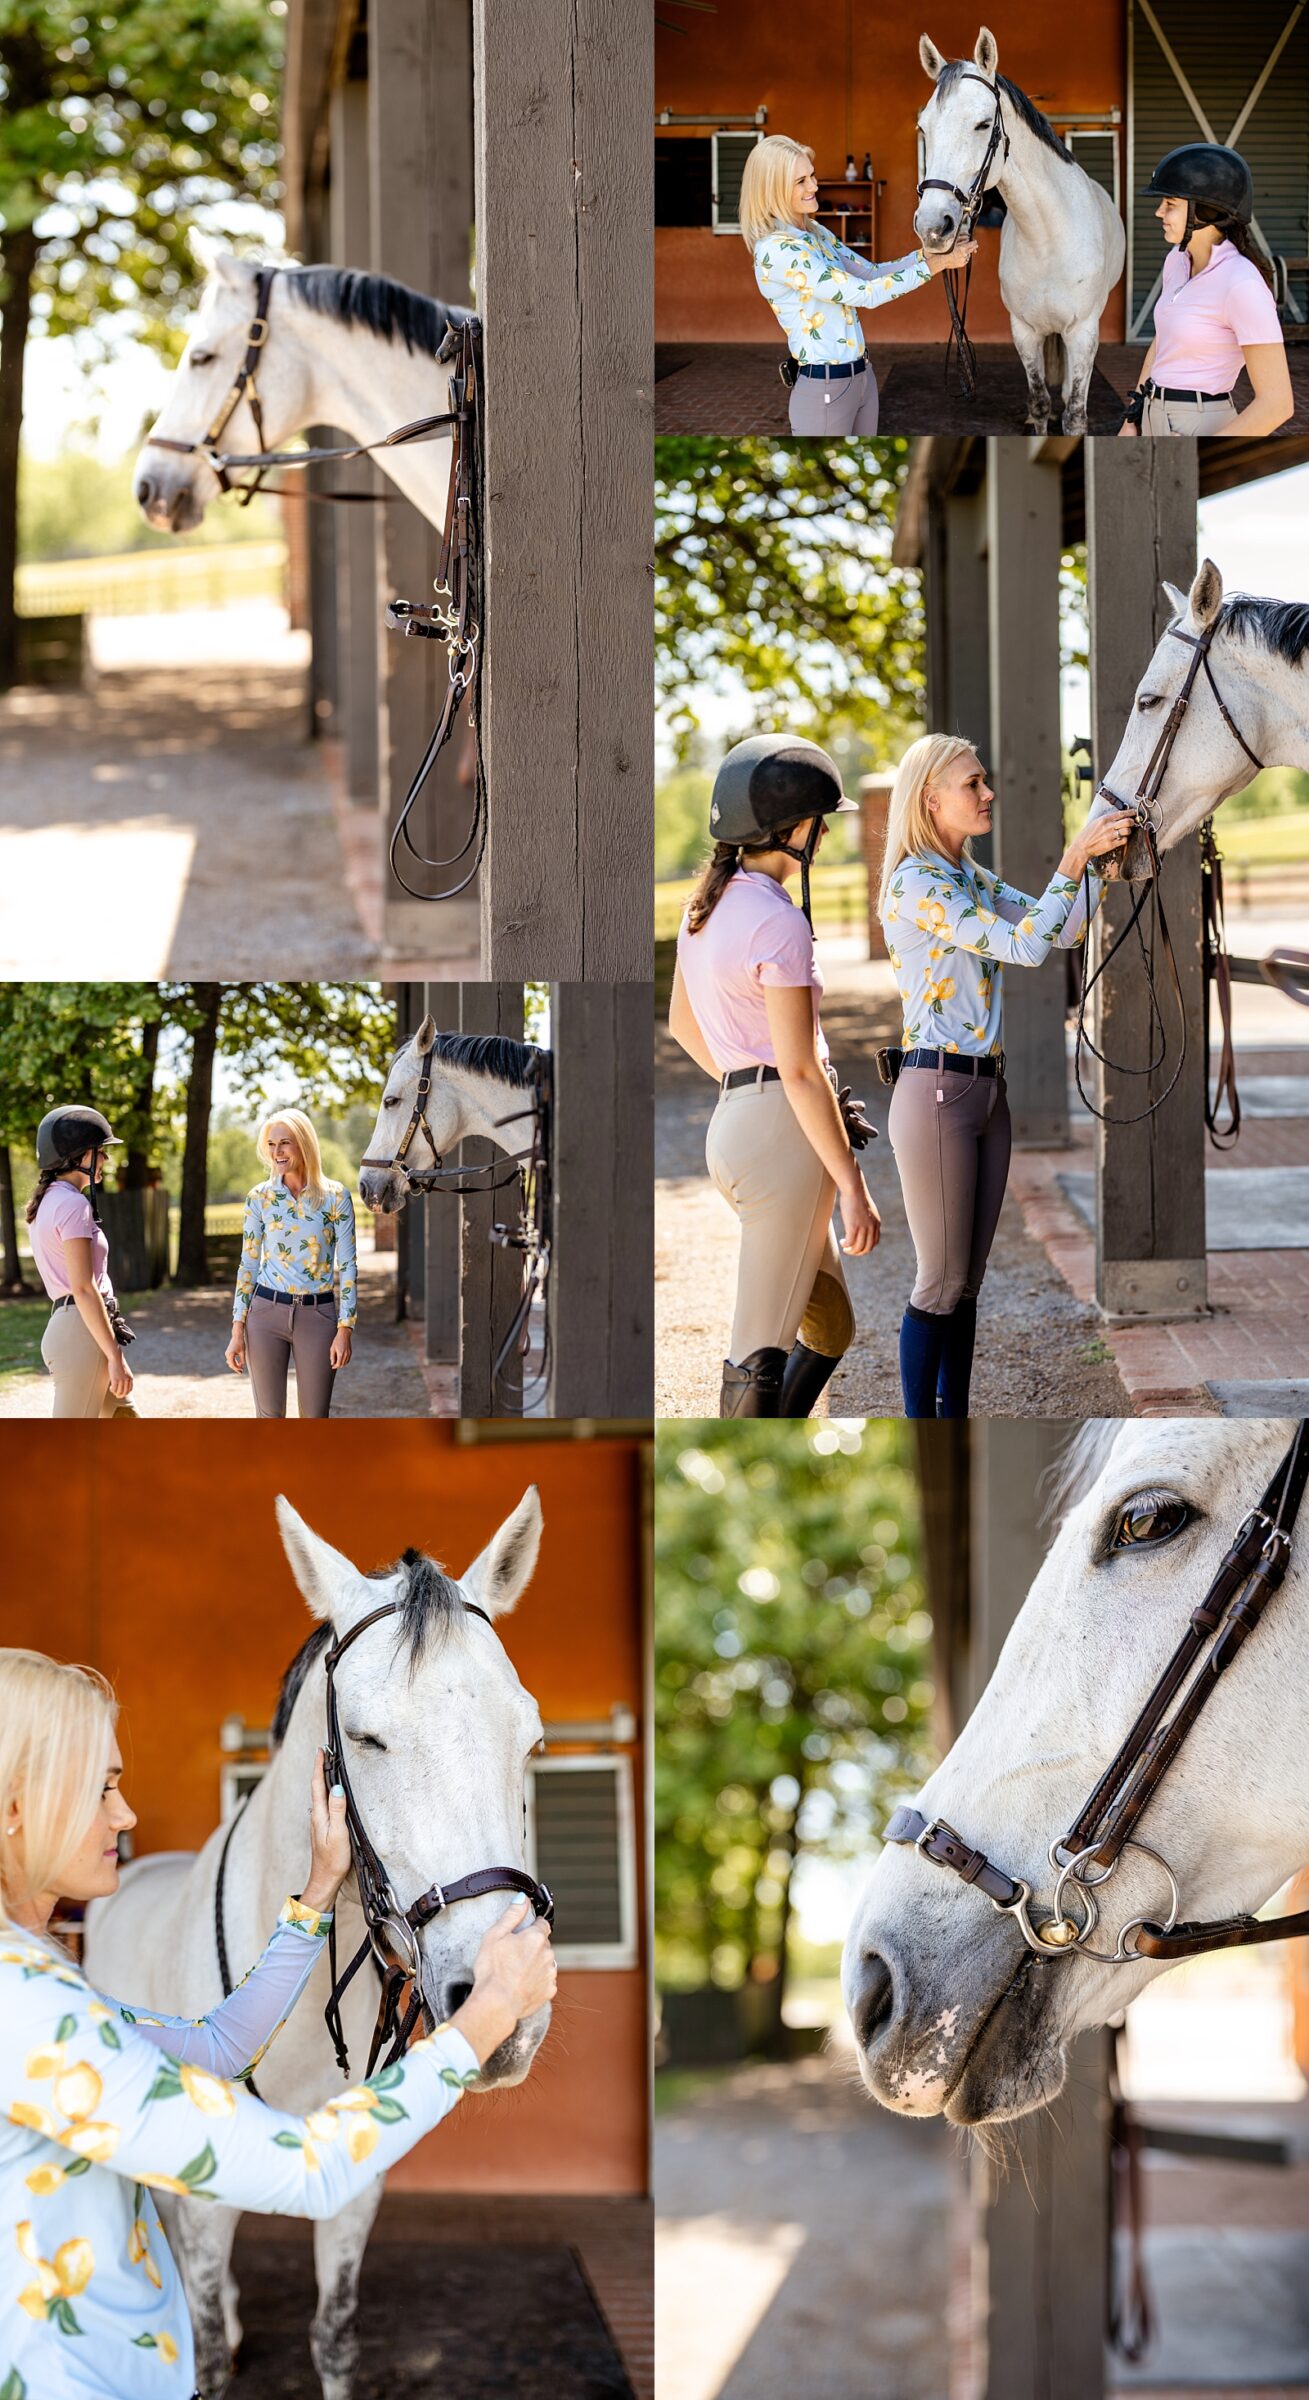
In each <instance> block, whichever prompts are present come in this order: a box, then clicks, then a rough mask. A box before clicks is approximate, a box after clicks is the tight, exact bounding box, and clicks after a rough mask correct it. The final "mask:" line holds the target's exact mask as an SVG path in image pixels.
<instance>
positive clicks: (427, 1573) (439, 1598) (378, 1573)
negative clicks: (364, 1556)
mask: <svg viewBox="0 0 1309 2400" xmlns="http://www.w3.org/2000/svg"><path fill="white" fill-rule="evenodd" d="M397 1575H403V1576H404V1577H405V1588H404V1590H403V1592H402V1593H401V1594H400V1618H399V1641H400V1642H401V1643H407V1645H408V1649H409V1667H410V1671H411V1673H412V1671H413V1669H414V1668H415V1667H416V1666H417V1665H418V1664H419V1661H420V1660H421V1658H422V1657H423V1655H424V1652H425V1651H426V1650H427V1649H429V1648H430V1647H431V1646H432V1644H434V1643H438V1642H443V1641H446V1640H448V1639H449V1636H450V1634H451V1633H452V1632H454V1631H455V1630H456V1628H457V1627H458V1626H460V1625H461V1624H462V1623H463V1622H464V1614H465V1612H464V1596H463V1593H462V1592H461V1591H460V1589H459V1586H458V1584H457V1583H455V1582H454V1581H452V1579H451V1577H450V1576H449V1575H447V1574H446V1571H445V1568H444V1567H442V1566H439V1565H438V1563H437V1561H436V1560H435V1559H434V1558H428V1557H427V1555H426V1553H425V1552H424V1551H422V1550H414V1549H409V1550H406V1551H405V1553H404V1556H403V1557H402V1558H399V1559H397V1560H396V1561H395V1563H394V1564H393V1565H392V1566H389V1567H375V1568H374V1569H373V1572H372V1574H371V1575H370V1576H369V1578H368V1580H369V1582H370V1583H389V1582H393V1581H394V1579H395V1577H396V1576H397Z"/></svg>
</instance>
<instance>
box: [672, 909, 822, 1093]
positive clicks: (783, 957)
mask: <svg viewBox="0 0 1309 2400" xmlns="http://www.w3.org/2000/svg"><path fill="white" fill-rule="evenodd" d="M677 962H678V965H679V966H680V967H681V970H682V981H683V983H684V984H685V986H686V995H687V998H688V1000H689V1001H690V1003H691V1007H692V1009H693V1011H694V1014H695V1021H696V1023H697V1025H698V1026H699V1028H700V1031H701V1032H702V1033H703V1035H704V1037H705V1040H706V1042H707V1043H708V1045H709V1049H710V1052H711V1054H712V1056H713V1058H714V1060H715V1062H716V1064H717V1066H718V1069H719V1072H720V1074H724V1075H725V1074H727V1073H728V1072H729V1070H730V1069H731V1068H733V1067H758V1066H767V1067H775V1066H776V1064H777V1057H776V1053H775V1052H774V1049H773V1044H772V1037H771V1035H770V1034H769V1031H768V1004H767V1002H766V1000H765V999H764V986H765V985H766V984H770V983H771V984H776V985H778V986H781V987H787V986H790V987H795V986H797V985H801V984H807V985H808V986H809V988H810V990H811V991H812V993H813V1009H814V1023H815V1025H816V1026H818V1055H819V1057H820V1058H823V1059H825V1058H826V1057H827V1044H826V1042H825V1041H824V1039H823V1031H822V1027H821V1026H820V1025H818V1003H819V1000H820V998H821V996H822V990H823V978H822V971H821V969H820V968H819V965H818V961H817V960H816V958H815V957H814V937H813V935H812V933H811V932H810V930H809V926H808V923H807V921H806V918H805V913H804V910H803V909H802V908H797V907H796V905H795V902H794V901H793V900H788V898H787V896H786V893H785V892H784V891H783V889H782V887H781V885H780V884H779V883H775V882H774V881H773V878H772V876H771V875H760V874H758V873H752V872H751V871H750V869H749V868H746V867H740V868H738V869H737V872H736V874H735V875H734V876H733V877H732V880H731V882H730V883H729V884H728V885H727V888H726V890H725V891H724V893H723V895H722V898H721V899H720V901H719V903H718V906H717V907H716V909H715V910H714V913H713V915H712V916H711V917H710V919H709V922H708V924H707V925H702V926H701V928H700V931H699V932H698V933H689V932H688V931H687V925H686V919H685V917H684V918H683V919H682V926H681V931H680V932H679V934H678V936H677Z"/></svg>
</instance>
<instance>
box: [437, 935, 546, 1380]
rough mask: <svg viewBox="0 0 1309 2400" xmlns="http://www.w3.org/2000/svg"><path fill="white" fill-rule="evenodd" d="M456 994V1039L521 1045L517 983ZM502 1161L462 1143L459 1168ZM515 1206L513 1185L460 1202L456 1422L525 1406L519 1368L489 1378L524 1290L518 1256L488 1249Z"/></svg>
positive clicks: (492, 1150) (499, 1154) (468, 986)
mask: <svg viewBox="0 0 1309 2400" xmlns="http://www.w3.org/2000/svg"><path fill="white" fill-rule="evenodd" d="M458 989H459V1031H460V1032H461V1033H507V1034H510V1035H511V1036H512V1038H513V1039H514V1040H515V1041H518V1042H521V1040H522V1038H523V987H522V985H521V983H461V984H460V985H459V987H458ZM503 1157H504V1152H503V1150H500V1149H498V1148H497V1147H496V1146H495V1144H494V1143H492V1142H464V1143H463V1144H461V1146H460V1151H459V1164H460V1165H461V1166H478V1165H481V1164H482V1163H483V1162H495V1161H498V1160H501V1159H503ZM430 1205H431V1203H430V1202H429V1206H430ZM516 1205H517V1195H516V1193H515V1190H514V1187H513V1186H512V1185H510V1186H508V1187H507V1188H505V1189H502V1190H500V1191H497V1192H476V1191H468V1192H464V1193H463V1194H462V1195H461V1197H460V1200H459V1215H460V1245H461V1254H460V1268H459V1292H460V1327H459V1414H460V1416H461V1417H512V1416H516V1415H518V1413H519V1411H520V1409H521V1406H522V1370H521V1365H520V1362H519V1361H518V1360H516V1359H511V1360H510V1361H509V1362H508V1363H507V1365H506V1367H505V1371H504V1373H503V1375H502V1376H501V1378H500V1382H499V1386H498V1388H497V1386H496V1384H495V1381H494V1378H493V1376H492V1372H491V1370H492V1368H493V1366H494V1364H495V1355H496V1352H497V1350H498V1349H499V1347H500V1344H501V1342H502V1341H503V1339H504V1335H505V1331H506V1328H507V1326H508V1324H509V1321H510V1319H511V1317H512V1316H513V1313H514V1307H515V1304H516V1302H517V1299H518V1295H519V1292H520V1291H521V1289H522V1267H523V1262H522V1254H521V1252H520V1251H517V1250H501V1249H499V1248H498V1247H497V1246H496V1245H495V1244H493V1243H492V1240H491V1227H492V1226H493V1225H494V1224H495V1223H496V1221H497V1219H500V1220H508V1219H510V1218H512V1216H513V1214H514V1210H515V1208H516Z"/></svg>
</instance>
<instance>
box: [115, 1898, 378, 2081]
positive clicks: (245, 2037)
mask: <svg viewBox="0 0 1309 2400" xmlns="http://www.w3.org/2000/svg"><path fill="white" fill-rule="evenodd" d="M331 1922H332V1919H331V1916H330V1915H322V1916H320V1915H319V1913H318V1912H317V1910H315V1909H312V1908H306V1907H305V1906H304V1904H303V1902H302V1901H299V1900H288V1901H287V1903H286V1906H285V1908H284V1909H283V1910H282V1913H281V1915H280V1917H279V1918H278V1920H277V1923H276V1925H275V1926H274V1928H273V1933H272V1938H271V1940H270V1941H269V1942H268V1944H267V1945H266V1947H265V1949H264V1951H263V1954H262V1956H261V1957H260V1958H257V1959H256V1960H255V1963H254V1965H253V1966H252V1967H251V1969H250V1971H249V1973H248V1974H246V1975H243V1976H242V1978H241V1981H240V1982H239V1983H238V1985H237V1987H236V1990H235V1991H234V1992H231V1993H229V1995H228V1997H227V1999H226V2000H221V2001H220V2002H219V2004H218V2006H217V2008H212V2009H210V2011H209V2014H208V2016H206V2017H165V2016H158V2015H155V2014H154V2013H151V2014H150V2015H149V2016H147V2015H146V2014H145V2012H144V2011H143V2010H134V2009H130V2008H122V2007H119V2006H118V2004H117V2003H116V2002H115V2003H112V2004H111V2005H113V2006H114V2008H115V2010H116V2013H117V2015H118V2016H119V2017H120V2018H121V2019H122V2021H123V2023H124V2024H127V2025H135V2026H136V2028H137V2031H138V2032H139V2033H141V2034H144V2036H145V2039H146V2040H147V2041H148V2042H154V2043H156V2044H157V2045H158V2047H159V2049H161V2050H167V2052H168V2053H169V2056H170V2057H172V2058H175V2059H178V2060H181V2061H184V2062H185V2064H186V2065H187V2066H189V2067H204V2068H206V2069H207V2070H208V2072H209V2073H210V2074H211V2075H251V2074H253V2072H254V2070H255V2068H256V2067H257V2066H258V2064H259V2061H260V2059H261V2058H262V2057H263V2056H264V2054H265V2052H266V2050H267V2049H268V2046H269V2043H270V2042H272V2041H273V2040H275V2038H276V2036H277V2035H278V2034H279V2033H280V2032H281V2030H282V2027H283V2026H284V2025H285V2023H286V2020H287V2018H288V2017H289V2016H290V2014H291V2011H292V2009H293V2008H294V2007H295V2004H296V2001H297V2000H298V1999H299V1997H300V1994H301V1993H302V1991H303V1990H304V1988H305V1985H306V1984H307V1983H308V1981H309V1978H310V1976H311V1975H312V1973H313V1971H314V1965H315V1962H316V1960H317V1959H318V1957H319V1954H320V1952H321V1950H322V1947H323V1943H324V1941H325V1939H326V1936H327V1931H328V1927H329V1926H330V1924H331ZM102 1997H107V1996H104V1995H102Z"/></svg>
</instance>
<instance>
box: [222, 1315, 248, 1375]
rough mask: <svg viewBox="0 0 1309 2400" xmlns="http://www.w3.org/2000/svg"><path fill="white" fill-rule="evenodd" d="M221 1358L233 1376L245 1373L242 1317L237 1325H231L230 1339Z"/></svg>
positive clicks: (243, 1320)
mask: <svg viewBox="0 0 1309 2400" xmlns="http://www.w3.org/2000/svg"><path fill="white" fill-rule="evenodd" d="M223 1356H224V1358H225V1359H226V1360H227V1363H228V1365H229V1367H230V1368H231V1370H232V1373H233V1374H234V1375H243V1374H244V1373H245V1319H244V1317H242V1318H241V1319H240V1321H239V1322H238V1323H237V1324H235V1325H233V1327H232V1338H231V1341H230V1342H229V1343H228V1345H227V1348H226V1350H225V1351H224V1352H223Z"/></svg>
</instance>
